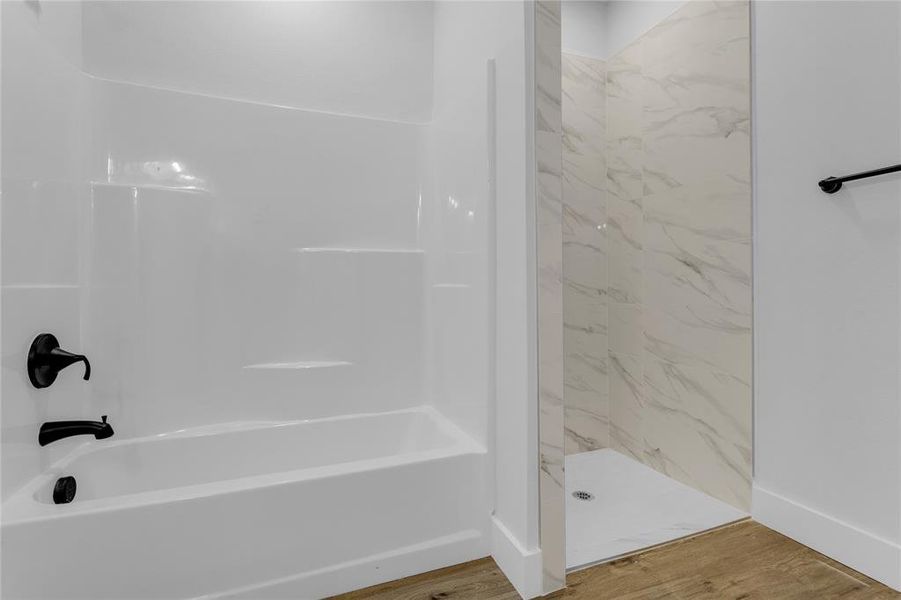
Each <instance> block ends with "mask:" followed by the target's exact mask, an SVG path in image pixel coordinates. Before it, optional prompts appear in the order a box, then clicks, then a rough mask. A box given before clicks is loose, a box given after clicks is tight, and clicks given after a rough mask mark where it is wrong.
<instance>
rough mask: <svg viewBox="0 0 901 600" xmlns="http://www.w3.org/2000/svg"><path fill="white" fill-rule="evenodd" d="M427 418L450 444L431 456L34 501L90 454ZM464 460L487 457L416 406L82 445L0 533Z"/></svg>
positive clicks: (37, 484) (4, 517) (13, 504)
mask: <svg viewBox="0 0 901 600" xmlns="http://www.w3.org/2000/svg"><path fill="white" fill-rule="evenodd" d="M406 414H410V415H416V414H421V415H425V416H426V417H427V418H428V419H429V420H430V421H431V423H432V424H433V425H434V426H436V427H437V428H438V429H439V430H441V431H442V432H443V433H445V434H447V435H448V437H449V438H450V439H451V440H453V441H452V442H451V443H450V444H449V445H446V446H443V447H440V448H433V449H429V450H412V451H408V452H400V453H397V454H391V455H388V456H382V457H379V458H370V459H358V460H353V461H347V462H341V463H336V464H329V465H321V466H315V467H305V468H300V469H292V470H289V471H279V472H275V473H263V474H259V475H249V476H245V477H238V478H235V479H222V480H217V481H210V482H206V483H198V484H193V485H186V486H177V487H171V488H163V489H158V490H152V491H140V492H134V493H130V494H119V495H115V496H105V497H102V498H92V499H89V500H84V501H82V502H78V501H77V500H76V501H75V502H73V503H71V504H65V505H58V504H52V503H47V502H43V501H41V500H39V499H38V498H37V495H38V493H39V492H40V491H41V490H42V489H44V488H45V487H46V486H49V485H50V484H51V482H52V481H53V480H54V479H56V478H58V477H60V476H61V475H63V474H64V472H65V470H66V468H67V467H68V465H69V464H71V463H72V462H73V461H75V460H77V459H79V458H82V457H84V456H89V455H91V454H94V453H99V452H104V451H106V450H108V449H111V448H116V447H121V446H129V445H136V444H147V443H154V442H160V441H165V440H171V439H200V438H204V437H209V436H216V435H221V434H227V433H236V432H246V431H259V430H264V429H270V428H277V427H285V426H291V425H301V426H302V425H312V424H316V423H328V422H339V421H348V420H360V419H367V418H374V417H382V416H392V415H406ZM467 454H476V455H487V449H486V448H485V446H484V445H482V444H480V443H478V442H477V441H476V440H475V439H473V438H472V437H471V436H469V434H467V433H466V432H464V431H463V430H462V429H460V428H459V427H458V426H457V425H456V424H455V423H453V422H452V421H450V420H449V419H448V418H447V417H445V416H444V415H443V414H441V413H440V412H439V411H438V410H436V409H435V408H434V407H433V406H430V405H419V406H414V407H410V408H403V409H399V410H393V411H386V412H370V413H356V414H352V415H338V416H332V417H322V418H315V419H295V420H266V421H232V422H226V423H221V424H214V425H202V426H200V427H192V428H185V429H180V430H177V431H173V432H165V433H157V434H152V435H147V436H141V437H136V438H127V439H122V440H116V441H114V442H110V443H102V442H101V443H97V442H94V441H86V442H85V443H83V444H81V445H79V446H77V447H76V448H74V449H73V450H72V451H71V452H70V453H68V454H66V455H65V456H63V457H62V458H60V459H59V460H57V461H56V462H54V463H53V464H52V465H50V466H49V467H47V469H45V470H44V471H43V472H42V473H41V474H40V475H38V476H37V477H35V478H34V479H32V480H31V481H29V482H28V483H27V484H25V485H24V486H22V488H20V489H19V490H17V491H16V492H15V493H13V494H12V495H11V496H10V497H9V498H8V499H7V500H6V501H5V502H3V504H2V505H0V529H4V528H6V527H13V526H17V525H24V524H28V523H33V522H36V521H48V520H56V519H66V518H77V517H78V516H81V515H86V514H93V513H98V512H107V511H118V510H129V509H133V508H138V507H143V506H150V505H156V504H166V503H173V502H184V501H190V500H194V499H197V498H203V497H211V496H218V495H223V494H231V493H241V492H244V491H247V490H252V489H257V488H276V487H279V486H284V485H290V484H293V483H296V482H302V481H311V480H317V479H327V478H332V477H343V476H348V475H352V474H354V473H360V472H366V471H379V470H383V469H390V468H393V467H397V466H401V465H408V464H418V463H426V462H430V461H435V460H441V459H444V458H449V457H454V456H462V455H467Z"/></svg>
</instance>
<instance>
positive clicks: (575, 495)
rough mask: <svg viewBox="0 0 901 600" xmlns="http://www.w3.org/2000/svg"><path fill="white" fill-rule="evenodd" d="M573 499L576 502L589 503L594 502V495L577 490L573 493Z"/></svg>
mask: <svg viewBox="0 0 901 600" xmlns="http://www.w3.org/2000/svg"><path fill="white" fill-rule="evenodd" d="M573 498H575V499H576V500H585V501H586V502H587V501H588V500H594V494H592V493H591V492H586V491H585V490H577V491H575V492H573Z"/></svg>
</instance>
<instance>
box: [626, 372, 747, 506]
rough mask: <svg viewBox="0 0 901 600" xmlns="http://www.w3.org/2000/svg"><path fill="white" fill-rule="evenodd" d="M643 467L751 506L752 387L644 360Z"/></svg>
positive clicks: (725, 377) (733, 379) (720, 375)
mask: <svg viewBox="0 0 901 600" xmlns="http://www.w3.org/2000/svg"><path fill="white" fill-rule="evenodd" d="M642 368H643V372H644V387H643V393H644V401H645V404H644V412H643V413H642V424H641V427H642V435H643V439H644V443H645V450H644V452H645V458H644V462H645V463H646V464H650V465H652V466H654V467H655V468H657V469H658V470H661V471H662V472H664V473H666V474H667V475H669V476H670V477H673V478H675V479H678V480H679V481H682V482H684V483H687V484H689V485H692V486H694V487H695V488H697V489H699V490H701V491H703V492H705V493H707V494H710V495H711V496H713V497H715V498H719V499H720V500H723V501H724V502H728V503H729V504H732V505H733V506H735V507H737V508H740V509H742V510H749V509H750V505H751V386H750V384H749V383H748V382H747V381H744V380H741V379H739V378H737V377H734V376H733V375H730V374H728V373H724V372H722V371H719V370H716V369H714V368H710V367H703V366H702V367H694V366H688V365H684V364H679V363H673V362H668V361H665V360H660V359H657V358H656V357H653V356H650V355H647V354H646V355H645V357H644V361H643V367H642Z"/></svg>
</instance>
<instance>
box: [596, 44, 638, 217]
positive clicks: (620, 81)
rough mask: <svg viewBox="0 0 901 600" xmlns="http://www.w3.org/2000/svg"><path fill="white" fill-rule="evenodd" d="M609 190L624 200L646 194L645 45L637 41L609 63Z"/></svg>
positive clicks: (607, 77) (606, 89)
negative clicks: (642, 53) (642, 68)
mask: <svg viewBox="0 0 901 600" xmlns="http://www.w3.org/2000/svg"><path fill="white" fill-rule="evenodd" d="M606 73H607V75H606V86H605V91H606V92H607V104H606V107H605V110H606V115H607V132H606V138H607V139H606V157H605V158H606V163H607V173H606V181H607V193H608V195H615V196H617V197H619V198H621V199H623V200H637V199H640V198H641V194H642V181H641V178H642V166H643V156H642V137H643V135H644V127H643V116H642V105H643V102H642V93H643V88H644V84H643V76H642V73H641V44H640V43H635V44H632V45H631V46H629V47H628V48H626V49H625V50H623V51H622V52H620V53H619V54H617V55H616V56H614V57H613V58H611V59H610V60H609V61H608V62H607V72H606Z"/></svg>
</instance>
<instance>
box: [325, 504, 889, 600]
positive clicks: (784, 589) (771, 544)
mask: <svg viewBox="0 0 901 600" xmlns="http://www.w3.org/2000/svg"><path fill="white" fill-rule="evenodd" d="M336 598H340V599H341V600H361V599H363V598H366V599H368V600H369V599H371V600H389V599H390V600H517V599H518V598H519V595H518V594H517V593H516V591H515V590H514V589H513V586H511V585H510V583H509V582H508V581H507V579H506V578H505V577H504V575H503V573H501V571H500V569H499V568H498V567H497V565H496V564H494V561H493V560H491V559H490V558H485V559H482V560H477V561H473V562H470V563H465V564H462V565H457V566H455V567H449V568H447V569H440V570H438V571H432V572H431V573H424V574H422V575H416V576H415V577H408V578H406V579H400V580H398V581H392V582H390V583H386V584H382V585H378V586H374V587H371V588H367V589H364V590H358V591H356V592H351V593H349V594H344V595H342V596H336ZM551 598H554V599H565V600H658V599H661V600H695V599H698V598H703V599H710V600H714V599H716V600H783V599H784V600H828V599H830V598H837V599H842V600H845V599H852V600H901V594H899V593H897V592H894V591H892V590H891V589H889V588H888V587H886V586H884V585H882V584H880V583H878V582H876V581H874V580H872V579H870V578H869V577H866V576H865V575H861V574H860V573H857V572H856V571H853V570H851V569H849V568H848V567H845V566H844V565H841V564H839V563H837V562H835V561H834V560H831V559H829V558H826V557H825V556H823V555H822V554H819V553H817V552H814V551H813V550H811V549H810V548H807V547H806V546H802V545H801V544H799V543H797V542H795V541H793V540H790V539H789V538H787V537H785V536H783V535H781V534H778V533H776V532H775V531H773V530H771V529H767V528H766V527H764V526H763V525H760V524H758V523H754V522H752V521H743V522H741V523H737V524H735V525H731V526H728V527H724V528H722V529H718V530H716V531H712V532H710V533H706V534H703V535H700V536H697V537H693V538H690V539H686V540H682V541H678V542H674V543H672V544H668V545H666V546H662V547H659V548H655V549H652V550H648V551H646V552H642V553H640V554H635V555H633V556H629V557H626V558H622V559H619V560H616V561H613V562H611V563H607V564H604V565H599V566H597V567H592V568H589V569H585V570H583V571H577V572H575V573H571V574H569V575H568V576H567V588H566V589H565V590H562V591H560V592H557V593H555V594H552V595H551Z"/></svg>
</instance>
